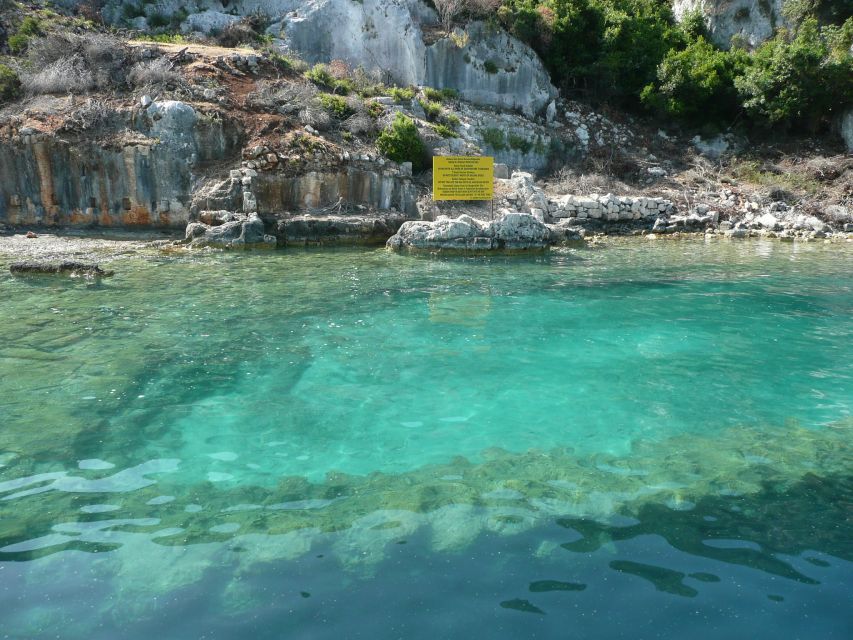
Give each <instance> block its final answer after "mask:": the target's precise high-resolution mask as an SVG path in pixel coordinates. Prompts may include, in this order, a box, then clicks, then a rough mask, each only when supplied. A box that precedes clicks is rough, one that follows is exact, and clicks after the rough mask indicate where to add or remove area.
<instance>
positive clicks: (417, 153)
mask: <svg viewBox="0 0 853 640" xmlns="http://www.w3.org/2000/svg"><path fill="white" fill-rule="evenodd" d="M376 146H377V148H378V149H379V151H381V152H382V153H383V154H384V155H385V156H387V157H388V158H390V159H391V160H394V161H395V162H411V163H412V168H413V169H416V170H420V169H422V168H423V167H424V166H426V147H425V146H424V143H423V140H421V136H420V134H419V133H418V127H417V125H415V123H414V121H413V120H412V119H411V118H408V117H406V116H405V115H403V114H402V113H397V115H396V116H394V121H393V122H392V123H391V124H390V125H389V126H388V127H386V128H385V129H383V131H382V133H380V134H379V138H377V140H376Z"/></svg>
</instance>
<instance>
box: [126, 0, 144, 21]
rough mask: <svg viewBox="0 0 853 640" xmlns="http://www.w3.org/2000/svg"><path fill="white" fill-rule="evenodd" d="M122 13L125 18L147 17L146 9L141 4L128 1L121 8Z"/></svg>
mask: <svg viewBox="0 0 853 640" xmlns="http://www.w3.org/2000/svg"><path fill="white" fill-rule="evenodd" d="M121 15H122V17H123V18H124V19H125V20H133V19H134V18H142V17H145V9H143V8H142V6H141V5H136V4H133V3H131V2H127V3H125V4H124V5H123V6H122V8H121Z"/></svg>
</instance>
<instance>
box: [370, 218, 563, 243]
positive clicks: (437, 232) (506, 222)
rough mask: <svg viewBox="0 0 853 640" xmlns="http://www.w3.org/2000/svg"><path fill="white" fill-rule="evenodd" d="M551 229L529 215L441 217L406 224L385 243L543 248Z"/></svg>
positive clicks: (548, 239) (550, 240) (550, 235)
mask: <svg viewBox="0 0 853 640" xmlns="http://www.w3.org/2000/svg"><path fill="white" fill-rule="evenodd" d="M551 243H552V234H551V230H550V229H549V228H548V227H547V226H546V225H545V224H544V223H543V222H540V221H539V220H537V219H536V218H534V217H533V216H532V215H530V214H529V213H519V212H509V211H508V212H506V213H503V214H502V215H501V216H500V218H498V219H497V220H493V221H490V222H484V221H481V220H476V219H474V218H472V217H471V216H467V215H461V216H459V217H458V218H448V217H446V216H440V217H439V218H438V219H437V220H435V221H432V222H430V221H425V220H420V221H411V222H406V223H404V224H403V226H402V227H400V230H399V231H398V232H397V233H396V234H395V235H394V236H392V237H391V238H390V239H389V240H388V244H387V246H388V247H389V248H391V249H423V250H430V251H432V250H445V251H446V250H455V251H493V250H526V249H544V248H545V247H547V246H549V245H550V244H551Z"/></svg>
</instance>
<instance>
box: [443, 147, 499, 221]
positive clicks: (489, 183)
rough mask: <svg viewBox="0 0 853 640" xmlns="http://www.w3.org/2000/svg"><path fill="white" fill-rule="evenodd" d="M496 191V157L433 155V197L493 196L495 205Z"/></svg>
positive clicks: (485, 198)
mask: <svg viewBox="0 0 853 640" xmlns="http://www.w3.org/2000/svg"><path fill="white" fill-rule="evenodd" d="M494 195H495V159H494V158H492V157H489V156H435V157H434V158H433V159H432V198H433V200H490V201H491V202H492V207H493V208H494ZM492 217H494V211H493V212H492Z"/></svg>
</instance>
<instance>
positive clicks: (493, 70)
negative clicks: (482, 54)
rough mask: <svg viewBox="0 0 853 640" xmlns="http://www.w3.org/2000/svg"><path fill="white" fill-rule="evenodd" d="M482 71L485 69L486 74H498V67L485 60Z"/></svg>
mask: <svg viewBox="0 0 853 640" xmlns="http://www.w3.org/2000/svg"><path fill="white" fill-rule="evenodd" d="M483 69H485V71H486V73H497V72H498V65H496V64H495V63H494V62H492V61H491V60H486V61H485V62H484V63H483Z"/></svg>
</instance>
